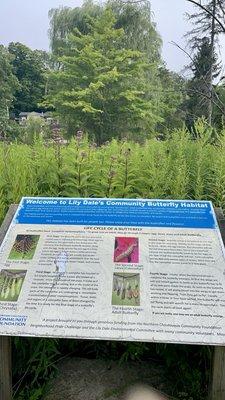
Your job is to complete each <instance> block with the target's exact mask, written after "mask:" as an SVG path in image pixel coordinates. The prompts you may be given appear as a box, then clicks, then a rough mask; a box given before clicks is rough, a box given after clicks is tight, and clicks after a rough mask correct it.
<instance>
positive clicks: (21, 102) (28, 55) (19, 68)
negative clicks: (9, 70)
mask: <svg viewBox="0 0 225 400" xmlns="http://www.w3.org/2000/svg"><path fill="white" fill-rule="evenodd" d="M8 50H9V53H10V54H11V55H12V56H13V57H12V66H13V71H14V74H15V75H16V77H17V79H18V81H19V83H20V86H19V88H18V89H17V91H16V93H15V100H14V112H15V113H16V114H18V113H19V112H21V111H28V112H29V111H40V108H39V105H38V104H39V103H40V102H41V101H42V100H43V97H44V94H45V85H46V76H45V72H46V64H45V62H46V60H45V59H44V56H43V53H44V52H41V51H39V50H31V49H29V48H28V47H27V46H25V45H23V44H21V43H10V44H9V47H8Z"/></svg>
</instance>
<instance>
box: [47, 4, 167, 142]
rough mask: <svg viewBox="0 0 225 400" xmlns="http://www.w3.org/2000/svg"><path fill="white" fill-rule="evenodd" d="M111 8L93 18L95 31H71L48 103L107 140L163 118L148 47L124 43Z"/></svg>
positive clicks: (68, 123) (63, 117)
mask: <svg viewBox="0 0 225 400" xmlns="http://www.w3.org/2000/svg"><path fill="white" fill-rule="evenodd" d="M115 22H116V19H115V16H114V15H113V13H112V11H111V10H110V9H106V10H105V11H104V12H103V13H102V15H101V16H100V17H99V18H97V19H95V20H91V21H90V31H91V32H90V34H86V35H83V34H81V33H80V32H79V31H78V30H76V31H74V33H73V34H70V35H69V37H68V39H67V46H66V48H64V49H63V56H61V57H60V58H59V61H60V63H61V68H60V70H59V71H56V72H53V73H52V74H51V75H50V83H49V95H48V96H47V101H46V104H47V105H48V106H53V107H54V108H55V109H56V112H57V114H59V116H60V117H61V120H62V121H63V122H64V123H65V124H66V126H67V127H68V129H70V127H71V126H72V127H73V128H72V129H74V128H75V127H76V128H79V127H82V128H83V129H85V130H87V131H88V132H91V133H92V134H94V136H95V137H96V139H97V141H98V143H102V142H104V141H105V140H107V139H109V138H110V137H121V136H122V134H123V133H125V132H127V133H128V134H129V133H131V134H135V135H136V136H137V137H138V136H139V135H140V133H141V132H142V131H143V130H144V131H152V130H153V128H154V126H155V124H156V123H157V122H158V121H160V116H159V115H158V113H157V112H156V99H154V95H153V94H152V95H151V98H150V96H148V87H149V83H148V80H147V76H148V73H149V74H152V75H156V68H155V65H154V64H152V65H150V64H148V63H147V60H146V57H145V55H144V54H143V53H141V52H139V51H135V50H131V49H126V48H124V46H123V41H124V37H125V34H124V30H123V29H115V28H114V25H115Z"/></svg>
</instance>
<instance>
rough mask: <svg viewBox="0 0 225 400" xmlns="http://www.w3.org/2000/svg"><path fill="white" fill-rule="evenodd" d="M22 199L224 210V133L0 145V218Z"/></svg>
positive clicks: (200, 127) (201, 128) (199, 129)
mask: <svg viewBox="0 0 225 400" xmlns="http://www.w3.org/2000/svg"><path fill="white" fill-rule="evenodd" d="M22 196H59V197H62V196H65V197H68V196H70V197H119V198H126V197H127V198H160V199H162V198H164V199H196V200H198V199H199V200H206V199H207V200H212V201H213V202H214V204H215V206H219V207H222V208H224V207H225V130H224V131H222V132H220V134H219V135H218V134H216V133H215V131H213V129H212V128H208V127H207V125H206V124H204V123H203V122H201V121H200V122H198V124H197V125H196V137H195V138H194V139H193V137H192V136H191V135H190V133H188V131H187V130H186V129H181V130H177V131H174V132H173V133H171V134H168V135H167V138H166V139H165V140H163V141H161V140H157V138H153V139H150V140H146V141H145V142H144V143H143V144H138V143H135V142H129V141H127V140H123V141H116V140H112V141H110V142H107V143H105V144H104V145H102V146H101V147H97V146H96V144H95V143H90V142H89V141H88V139H87V138H86V137H85V136H76V137H75V138H74V139H72V140H71V141H70V142H69V143H68V145H66V146H62V145H60V144H54V143H52V144H46V143H45V142H42V141H41V140H36V141H34V143H33V144H32V145H25V144H20V143H16V142H13V143H11V144H6V143H1V144H0V199H1V200H0V202H1V203H0V219H1V220H2V219H3V217H4V215H5V212H6V210H7V207H8V206H9V205H10V204H11V203H18V202H19V201H20V199H21V197H22Z"/></svg>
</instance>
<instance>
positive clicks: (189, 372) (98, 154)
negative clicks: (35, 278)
mask: <svg viewBox="0 0 225 400" xmlns="http://www.w3.org/2000/svg"><path fill="white" fill-rule="evenodd" d="M195 132H196V133H195V137H194V138H193V135H191V134H190V132H188V131H187V130H186V129H185V128H184V129H180V130H176V131H174V132H171V133H168V134H167V136H166V137H165V139H164V140H159V139H157V138H152V139H149V140H146V141H144V142H143V143H135V142H132V141H128V140H126V139H124V140H123V141H117V140H112V141H110V142H108V143H105V144H104V145H102V146H100V147H98V146H96V144H95V143H93V142H90V141H89V140H88V139H87V137H86V136H85V135H82V134H78V135H76V136H75V137H74V138H72V140H71V141H70V142H68V144H67V145H60V144H58V143H53V142H52V143H49V142H48V143H46V142H45V141H42V140H40V139H37V140H34V142H33V144H30V145H26V144H21V143H17V142H13V143H5V142H2V143H1V144H0V219H1V221H2V220H3V218H4V216H5V214H6V211H7V208H8V206H9V205H10V204H11V203H18V202H19V201H20V199H21V197H22V196H65V197H67V196H71V197H119V198H160V199H162V198H164V199H197V200H198V199H199V200H203V199H207V200H212V201H213V203H214V205H215V206H219V207H222V208H225V130H224V131H221V132H219V133H216V131H215V130H213V129H212V128H210V127H209V126H208V125H207V124H206V123H204V122H203V121H199V122H198V123H197V124H196V127H195ZM13 348H14V352H13V358H14V369H13V373H14V391H15V398H16V399H20V400H25V399H31V400H37V399H42V398H43V395H44V392H45V391H46V383H47V382H48V381H49V378H50V377H51V376H52V374H53V373H54V372H55V368H56V367H55V361H56V360H57V359H58V358H61V357H65V356H67V355H68V354H69V355H71V354H72V355H77V356H79V357H81V356H82V355H83V356H88V357H103V358H107V360H109V359H120V360H121V362H122V361H127V360H130V359H132V360H142V359H149V358H150V359H152V358H155V359H157V360H161V361H162V362H163V364H164V365H166V366H167V368H168V373H170V374H171V371H172V373H173V374H174V379H175V380H176V385H175V386H174V388H172V389H171V394H172V395H175V396H176V397H177V398H179V399H182V400H184V399H187V400H190V399H192V398H194V399H195V400H202V399H203V398H205V396H206V392H207V385H208V374H209V371H210V362H211V350H210V349H209V348H207V347H198V346H169V345H156V344H144V343H113V342H95V341H87V342H85V341H81V342H80V341H69V340H68V341H65V340H55V339H24V338H14V341H13ZM190 366H191V368H190ZM180 393H181V394H180ZM182 393H183V394H182ZM185 393H186V394H185Z"/></svg>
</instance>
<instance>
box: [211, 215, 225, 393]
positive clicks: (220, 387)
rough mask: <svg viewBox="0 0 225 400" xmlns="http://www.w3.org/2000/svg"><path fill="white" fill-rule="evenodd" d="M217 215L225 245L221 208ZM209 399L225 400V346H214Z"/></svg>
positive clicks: (224, 228) (224, 218) (223, 219)
mask: <svg viewBox="0 0 225 400" xmlns="http://www.w3.org/2000/svg"><path fill="white" fill-rule="evenodd" d="M216 216H217V221H218V224H219V227H220V232H221V235H222V239H223V243H224V245H225V217H224V215H223V212H222V210H221V209H220V208H219V209H218V208H217V209H216ZM209 399H210V400H225V347H222V346H215V348H214V355H213V363H212V382H211V385H210V394H209Z"/></svg>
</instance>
